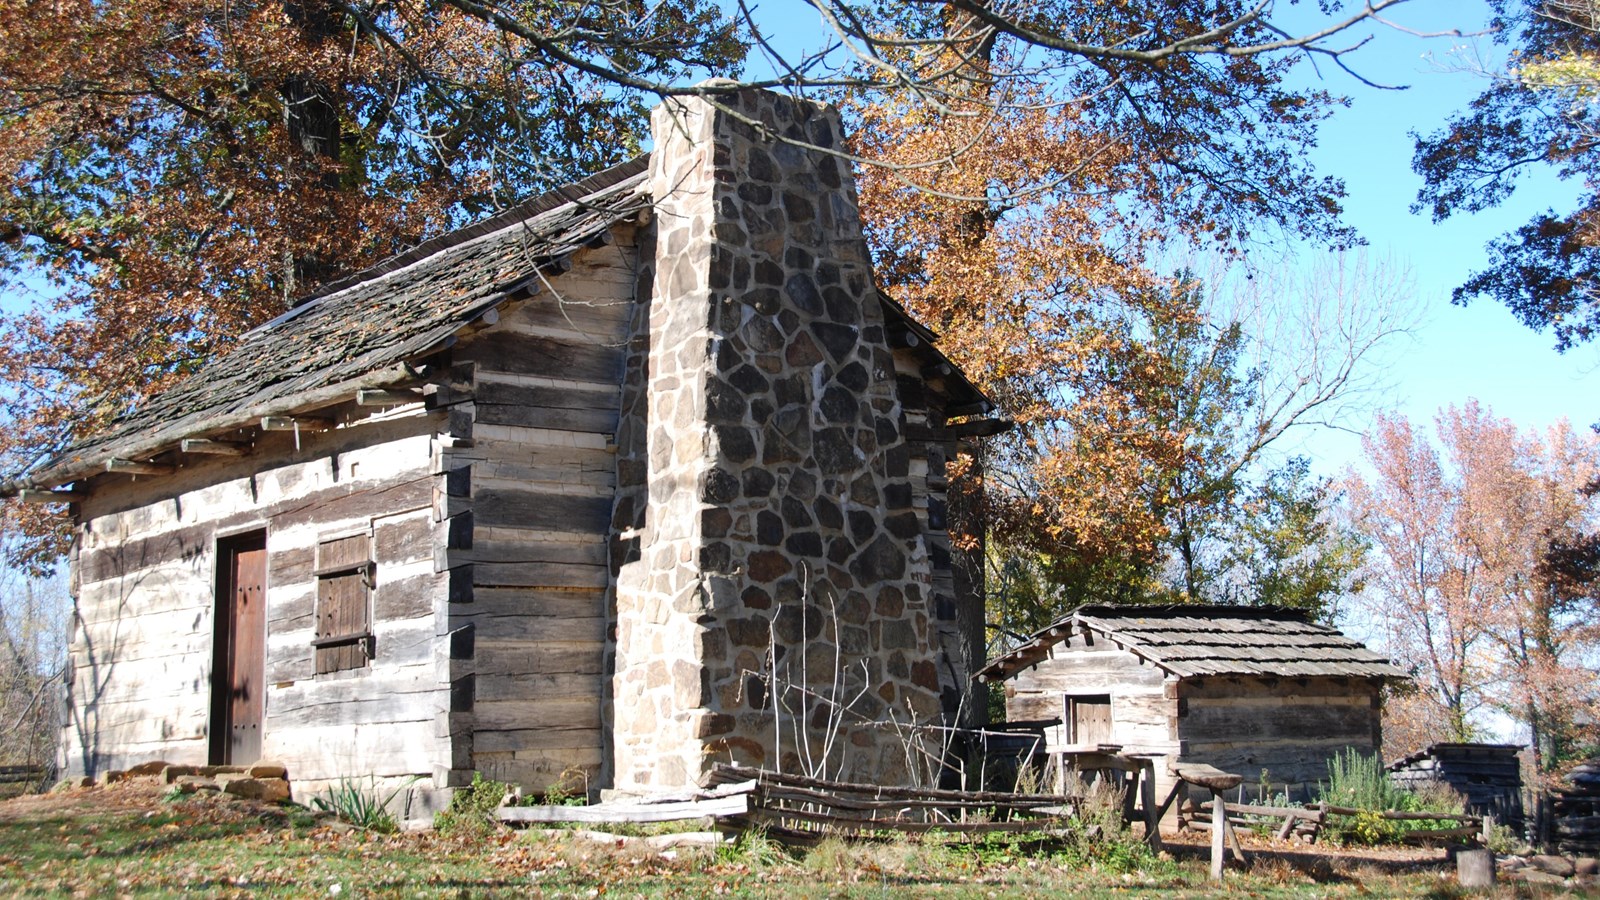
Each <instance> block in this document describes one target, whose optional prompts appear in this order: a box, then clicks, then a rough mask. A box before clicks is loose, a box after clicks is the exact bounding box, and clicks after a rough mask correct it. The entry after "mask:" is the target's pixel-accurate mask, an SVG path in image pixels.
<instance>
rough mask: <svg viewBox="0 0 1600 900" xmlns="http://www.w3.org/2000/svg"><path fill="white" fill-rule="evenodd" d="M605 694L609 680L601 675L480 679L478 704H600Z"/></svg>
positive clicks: (522, 676)
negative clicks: (583, 701)
mask: <svg viewBox="0 0 1600 900" xmlns="http://www.w3.org/2000/svg"><path fill="white" fill-rule="evenodd" d="M604 693H605V678H604V677H603V676H601V675H599V674H593V675H585V674H573V673H568V672H562V673H555V674H548V675H518V676H516V677H511V676H506V675H484V674H483V673H482V672H479V673H478V676H477V699H478V702H480V703H482V702H487V701H493V700H542V699H553V700H566V699H587V700H588V701H589V702H591V703H594V704H596V705H599V703H600V698H601V697H602V696H603V695H604Z"/></svg>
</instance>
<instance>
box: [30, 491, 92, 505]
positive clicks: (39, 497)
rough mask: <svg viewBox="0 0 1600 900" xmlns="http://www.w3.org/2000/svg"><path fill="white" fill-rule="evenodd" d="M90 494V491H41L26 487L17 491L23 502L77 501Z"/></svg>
mask: <svg viewBox="0 0 1600 900" xmlns="http://www.w3.org/2000/svg"><path fill="white" fill-rule="evenodd" d="M88 496H89V492H88V491H68V490H54V491H39V490H31V489H27V488H24V489H23V490H20V491H18V492H17V499H18V500H19V501H21V502H23V503H77V502H78V501H79V500H82V499H84V498H85V497H88Z"/></svg>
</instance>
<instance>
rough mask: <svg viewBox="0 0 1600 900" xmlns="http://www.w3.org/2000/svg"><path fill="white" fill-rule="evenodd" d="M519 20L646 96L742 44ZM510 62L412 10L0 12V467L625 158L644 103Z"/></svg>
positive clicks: (549, 66)
mask: <svg viewBox="0 0 1600 900" xmlns="http://www.w3.org/2000/svg"><path fill="white" fill-rule="evenodd" d="M519 16H520V19H519V21H522V22H525V23H534V24H538V25H540V27H548V25H549V23H550V21H551V20H560V19H565V20H568V22H569V24H573V25H578V24H581V25H584V26H585V27H589V28H592V29H594V30H595V31H597V32H604V33H605V35H606V36H607V37H606V40H608V41H610V42H611V43H612V44H614V45H616V47H615V49H616V53H617V55H616V56H615V58H616V59H617V60H619V61H621V62H625V63H626V64H627V65H628V66H629V67H630V68H631V69H633V70H634V71H637V72H638V73H640V74H641V75H644V76H648V77H654V78H662V79H674V78H683V77H687V76H689V75H691V73H694V72H696V71H700V72H704V71H705V70H707V69H711V70H722V69H725V68H726V67H728V66H730V65H732V64H733V63H735V62H736V61H737V60H738V59H739V58H740V57H741V55H742V51H743V47H742V45H740V44H739V43H738V42H737V41H736V40H735V35H734V29H733V27H732V25H731V24H730V23H729V22H727V21H724V20H722V19H720V18H719V16H718V13H717V11H716V9H715V7H714V6H713V5H712V4H710V3H708V2H704V0H668V2H664V3H648V4H647V3H645V2H642V0H641V2H612V3H606V4H602V5H599V6H594V5H591V4H585V3H566V2H564V0H551V2H549V3H541V4H530V5H527V6H524V7H521V8H520V11H519ZM522 44H523V42H522V41H521V39H519V38H517V37H515V36H513V35H510V34H508V33H506V32H505V31H503V30H501V29H498V28H496V27H494V26H491V25H488V24H486V23H484V22H483V21H481V20H479V19H477V18H474V17H471V16H468V15H464V14H462V13H461V12H459V11H458V10H456V9H454V8H453V7H451V6H449V5H447V4H441V3H436V2H433V0H401V2H382V3H345V2H341V0H259V2H256V0H245V2H238V0H226V2H224V0H121V2H116V3H100V2H91V0H63V2H53V3H37V2H31V0H0V284H3V285H4V288H5V290H6V292H7V295H8V301H9V302H8V303H7V304H6V306H7V309H6V315H5V318H4V320H3V321H0V375H3V376H4V378H5V380H6V384H7V388H6V390H5V391H4V392H3V394H0V400H3V401H4V403H5V419H6V422H5V428H4V429H3V431H0V468H4V469H6V470H7V471H10V472H15V471H18V470H20V469H23V468H25V467H26V466H27V465H29V464H30V463H31V462H32V461H33V460H34V459H36V458H38V456H39V455H41V454H47V453H49V452H51V451H52V450H55V449H58V448H59V447H60V446H61V445H62V444H63V442H65V441H67V440H70V439H71V438H72V437H73V436H75V435H81V434H82V433H84V431H85V430H88V429H93V428H94V427H96V426H97V425H99V424H101V423H103V422H104V421H105V420H106V419H107V418H108V417H110V416H114V415H116V414H117V413H118V412H120V411H121V410H123V409H124V408H125V407H126V405H127V404H128V403H130V402H134V401H136V400H137V398H139V397H141V396H143V395H145V394H146V393H147V392H149V391H151V390H156V389H159V388H160V387H162V386H163V385H165V384H167V383H169V382H170V381H171V380H172V379H174V378H178V377H182V376H183V375H184V374H185V373H187V372H189V371H191V370H192V369H193V367H194V366H195V365H196V364H197V363H199V362H200V361H201V360H203V359H205V358H206V357H207V356H209V355H211V354H214V353H218V352H225V351H226V349H227V348H228V346H229V344H230V342H231V341H232V339H233V338H234V337H236V336H237V335H238V334H240V333H241V332H242V331H244V330H245V329H247V328H249V327H251V326H253V325H256V324H259V323H261V322H263V321H265V320H267V319H270V318H271V317H273V316H275V315H277V314H278V313H280V312H282V311H283V310H284V309H286V308H287V306H288V304H289V302H290V301H292V300H294V299H295V298H297V297H298V296H300V295H302V294H305V293H307V292H310V291H313V290H315V289H316V288H317V287H318V286H319V285H321V284H323V283H325V282H327V281H328V280H330V279H331V278H334V277H336V276H339V275H342V274H346V273H348V272H351V271H353V270H356V269H359V268H361V267H362V266H364V265H367V264H370V263H372V262H375V261H377V260H378V259H381V258H382V257H384V256H387V255H389V254H391V253H394V252H396V251H399V250H401V249H404V248H406V247H409V246H411V245H414V244H416V243H417V242H419V241H420V240H422V239H424V238H427V237H429V236H431V235H433V234H437V233H439V232H441V231H443V230H446V229H448V228H449V227H452V226H454V225H458V224H460V223H462V222H464V221H466V220H469V219H473V218H477V217H481V216H482V215H483V214H485V213H486V212H488V211H491V210H493V209H495V208H497V207H500V206H503V205H505V204H507V203H509V202H512V201H515V200H518V199H521V198H522V197H524V196H526V195H528V194H530V193H532V192H536V191H539V190H542V189H545V188H548V187H550V186H553V185H556V184H561V183H564V182H567V181H570V180H572V179H574V178H576V177H578V176H580V175H583V174H586V173H588V172H590V171H593V170H595V169H598V168H601V167H604V166H606V165H609V164H612V163H616V162H619V161H621V160H622V159H625V158H627V157H628V156H630V155H632V154H635V153H637V152H638V145H639V140H638V134H639V133H640V131H641V129H642V125H643V121H644V115H645V113H646V111H647V109H648V105H649V98H646V97H643V96H641V95H640V94H639V93H638V92H636V91H630V90H625V89H620V88H618V87H617V86H616V85H614V84H612V83H611V82H609V81H607V80H605V79H603V78H601V77H599V76H597V75H594V74H592V73H589V72H586V71H584V70H583V69H582V68H580V67H577V66H573V65H570V64H567V63H565V62H563V61H562V60H560V59H559V58H556V57H553V56H549V55H545V56H540V55H539V54H538V53H537V52H536V51H534V50H532V49H530V48H527V47H524V46H522ZM592 52H602V51H601V50H600V49H593V48H592ZM513 60H520V61H521V64H520V65H511V64H510V63H511V62H512V61H513ZM29 294H32V295H34V296H36V297H37V298H38V300H37V302H35V303H33V304H25V303H21V302H19V301H20V300H21V299H22V298H23V297H25V296H27V295H29ZM30 512H31V511H28V510H22V511H18V512H17V513H16V514H17V515H27V514H29V513H30ZM30 524H32V525H33V527H34V530H35V531H36V532H48V528H47V527H45V525H44V523H41V522H38V521H34V522H32V523H30ZM18 546H20V547H21V548H22V549H23V551H24V553H23V555H24V556H26V557H28V558H30V559H31V560H33V561H35V562H43V561H45V560H47V559H49V558H51V557H52V556H53V555H54V552H55V548H56V545H55V544H53V543H51V542H49V541H43V542H40V541H34V542H28V543H23V544H21V545H18Z"/></svg>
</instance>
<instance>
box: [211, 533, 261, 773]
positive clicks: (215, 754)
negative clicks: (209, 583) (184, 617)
mask: <svg viewBox="0 0 1600 900" xmlns="http://www.w3.org/2000/svg"><path fill="white" fill-rule="evenodd" d="M217 551H218V559H217V562H218V565H217V582H218V583H217V620H216V632H215V641H214V644H213V650H212V670H211V671H212V681H211V685H212V687H211V762H212V763H213V764H216V765H248V764H250V763H253V762H259V761H260V759H261V725H262V719H263V718H264V717H265V713H266V686H265V684H264V682H265V680H266V649H267V535H266V532H263V531H257V532H252V533H250V534H247V535H241V536H239V537H236V538H229V539H228V540H225V541H220V542H218V546H217Z"/></svg>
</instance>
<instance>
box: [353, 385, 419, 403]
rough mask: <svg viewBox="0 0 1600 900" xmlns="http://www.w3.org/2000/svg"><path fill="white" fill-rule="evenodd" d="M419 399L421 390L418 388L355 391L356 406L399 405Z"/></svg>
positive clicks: (363, 389)
mask: <svg viewBox="0 0 1600 900" xmlns="http://www.w3.org/2000/svg"><path fill="white" fill-rule="evenodd" d="M421 399H422V392H421V391H419V390H388V389H385V388H362V389H360V390H358V391H356V405H357V406H400V405H402V404H405V403H416V402H418V401H419V400H421Z"/></svg>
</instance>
